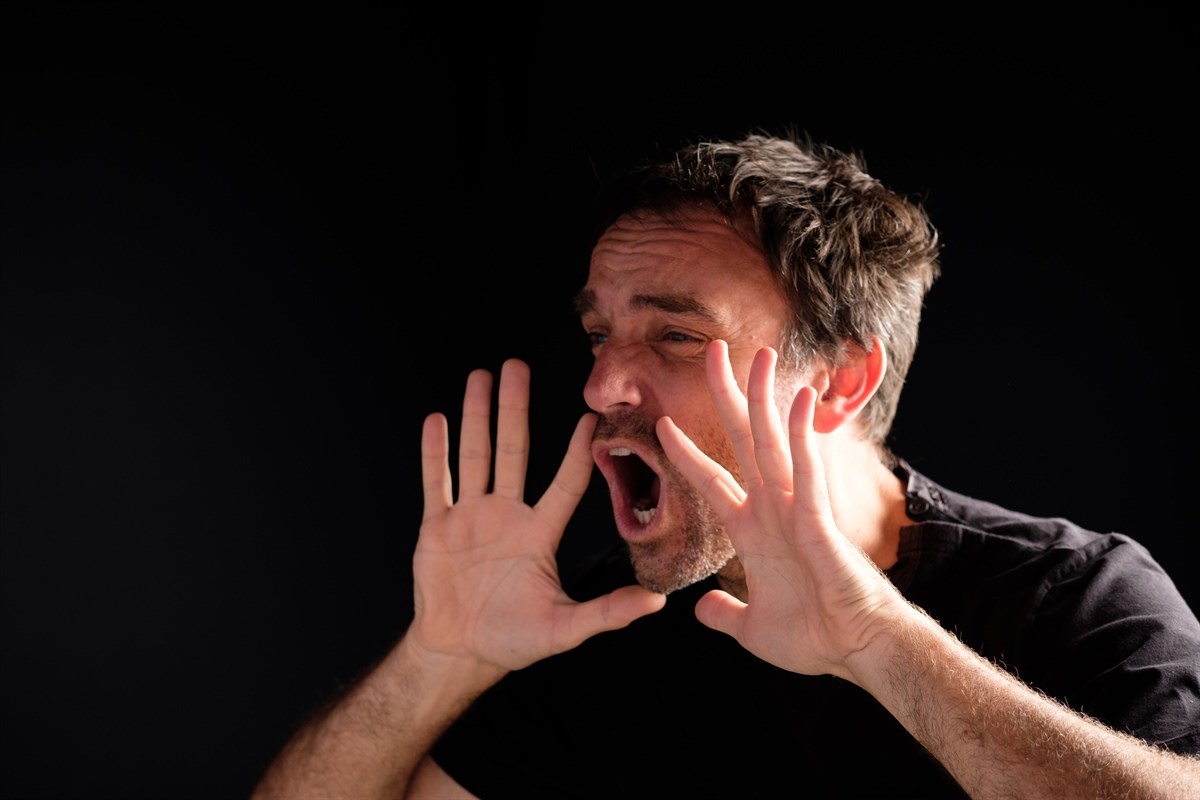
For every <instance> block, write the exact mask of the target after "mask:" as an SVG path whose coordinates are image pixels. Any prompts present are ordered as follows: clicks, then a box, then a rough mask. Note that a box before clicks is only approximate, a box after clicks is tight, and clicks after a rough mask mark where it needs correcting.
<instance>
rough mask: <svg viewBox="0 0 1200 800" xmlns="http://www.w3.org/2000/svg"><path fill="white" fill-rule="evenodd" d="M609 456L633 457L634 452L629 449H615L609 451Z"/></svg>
mask: <svg viewBox="0 0 1200 800" xmlns="http://www.w3.org/2000/svg"><path fill="white" fill-rule="evenodd" d="M608 454H609V455H610V456H631V455H633V451H632V450H630V449H629V448H628V447H614V448H613V449H612V450H609V451H608Z"/></svg>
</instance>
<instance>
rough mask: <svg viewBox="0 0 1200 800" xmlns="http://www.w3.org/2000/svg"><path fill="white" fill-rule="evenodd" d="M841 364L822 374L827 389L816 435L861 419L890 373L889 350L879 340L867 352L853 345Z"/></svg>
mask: <svg viewBox="0 0 1200 800" xmlns="http://www.w3.org/2000/svg"><path fill="white" fill-rule="evenodd" d="M848 349H849V352H848V354H847V357H846V358H844V359H843V361H842V363H841V364H839V365H838V366H835V367H830V368H829V369H827V370H826V371H825V372H824V373H822V375H821V382H822V383H825V384H826V385H825V386H824V387H821V386H819V385H818V387H817V388H818V391H821V390H822V388H823V389H824V390H823V391H821V394H820V397H819V399H818V400H817V407H816V413H815V416H814V418H813V429H814V430H815V431H816V432H817V433H831V432H833V431H835V430H837V429H838V428H839V427H841V426H842V425H844V424H845V423H847V422H849V421H850V420H852V419H854V418H855V417H857V416H858V413H859V412H860V411H862V408H863V406H865V405H866V404H867V401H868V400H870V399H871V398H872V397H873V396H874V395H875V392H876V391H877V390H878V389H879V384H880V383H882V382H883V376H884V374H885V373H886V372H887V350H886V348H884V346H883V342H882V341H881V340H880V339H879V337H875V338H874V339H873V340H872V342H871V349H870V350H864V349H863V348H861V347H859V346H858V345H850V346H849V348H848Z"/></svg>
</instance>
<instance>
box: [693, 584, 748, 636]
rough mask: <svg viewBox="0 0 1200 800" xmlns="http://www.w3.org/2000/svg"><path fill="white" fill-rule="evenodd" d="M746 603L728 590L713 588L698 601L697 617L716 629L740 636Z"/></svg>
mask: <svg viewBox="0 0 1200 800" xmlns="http://www.w3.org/2000/svg"><path fill="white" fill-rule="evenodd" d="M745 610H746V604H745V603H743V602H742V601H741V600H738V599H737V598H736V597H734V596H733V595H731V594H729V593H728V592H724V591H722V590H720V589H713V590H712V591H711V592H709V593H708V594H706V595H704V596H703V597H701V598H700V600H699V602H697V603H696V619H698V620H700V622H701V623H703V624H704V625H707V626H708V627H710V628H712V629H713V630H715V631H720V632H721V633H725V634H728V635H730V636H732V637H733V638H735V639H737V638H738V632H739V631H740V630H741V627H742V625H741V620H742V613H743V612H744V611H745Z"/></svg>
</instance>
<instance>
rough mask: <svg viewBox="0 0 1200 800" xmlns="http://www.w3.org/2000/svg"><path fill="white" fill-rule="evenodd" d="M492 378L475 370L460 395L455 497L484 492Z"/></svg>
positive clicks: (488, 465) (488, 460) (488, 459)
mask: <svg viewBox="0 0 1200 800" xmlns="http://www.w3.org/2000/svg"><path fill="white" fill-rule="evenodd" d="M491 414H492V374H491V373H490V372H488V371H487V370H483V369H477V370H474V371H473V372H471V374H470V375H468V376H467V390H466V392H465V393H464V394H463V418H462V439H461V440H460V441H459V443H458V495H459V497H460V498H461V497H467V496H470V495H481V494H484V493H485V492H486V491H487V488H488V478H489V477H490V475H491V468H492V436H491V427H492V417H491Z"/></svg>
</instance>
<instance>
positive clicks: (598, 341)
mask: <svg viewBox="0 0 1200 800" xmlns="http://www.w3.org/2000/svg"><path fill="white" fill-rule="evenodd" d="M586 335H587V340H588V345H590V346H591V348H592V349H593V350H594V349H595V348H597V347H599V346H600V345H602V344H604V343H605V342H607V341H608V334H607V333H602V332H601V331H587V332H586Z"/></svg>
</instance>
